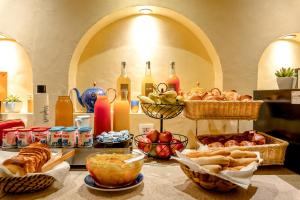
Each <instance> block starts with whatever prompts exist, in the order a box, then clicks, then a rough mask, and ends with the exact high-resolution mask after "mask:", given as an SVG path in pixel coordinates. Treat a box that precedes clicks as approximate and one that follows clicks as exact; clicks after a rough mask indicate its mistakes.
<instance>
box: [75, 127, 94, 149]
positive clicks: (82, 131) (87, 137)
mask: <svg viewBox="0 0 300 200" xmlns="http://www.w3.org/2000/svg"><path fill="white" fill-rule="evenodd" d="M91 130H92V129H91V128H90V127H81V128H79V129H78V147H92V146H93V135H92V133H91Z"/></svg>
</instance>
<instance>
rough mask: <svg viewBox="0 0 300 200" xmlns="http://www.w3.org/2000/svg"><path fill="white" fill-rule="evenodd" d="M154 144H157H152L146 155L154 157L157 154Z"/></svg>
mask: <svg viewBox="0 0 300 200" xmlns="http://www.w3.org/2000/svg"><path fill="white" fill-rule="evenodd" d="M156 146H157V144H152V147H151V151H150V152H149V153H148V156H150V157H156V156H157V154H156Z"/></svg>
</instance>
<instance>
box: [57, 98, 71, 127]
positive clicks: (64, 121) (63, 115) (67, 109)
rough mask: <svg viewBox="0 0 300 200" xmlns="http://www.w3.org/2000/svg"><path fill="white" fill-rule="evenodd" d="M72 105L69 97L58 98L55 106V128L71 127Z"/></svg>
mask: <svg viewBox="0 0 300 200" xmlns="http://www.w3.org/2000/svg"><path fill="white" fill-rule="evenodd" d="M73 125H74V124H73V103H72V101H71V98H70V97H69V96H59V97H58V99H57V101H56V105H55V126H65V127H68V126H73Z"/></svg>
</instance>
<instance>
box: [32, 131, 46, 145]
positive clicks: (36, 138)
mask: <svg viewBox="0 0 300 200" xmlns="http://www.w3.org/2000/svg"><path fill="white" fill-rule="evenodd" d="M49 129H50V128H48V127H36V128H32V129H31V130H32V141H33V142H40V143H43V144H47V143H48V135H49Z"/></svg>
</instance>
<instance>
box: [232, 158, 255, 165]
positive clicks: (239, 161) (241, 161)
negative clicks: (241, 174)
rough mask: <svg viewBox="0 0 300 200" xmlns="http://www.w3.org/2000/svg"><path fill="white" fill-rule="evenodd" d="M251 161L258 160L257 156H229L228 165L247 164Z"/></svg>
mask: <svg viewBox="0 0 300 200" xmlns="http://www.w3.org/2000/svg"><path fill="white" fill-rule="evenodd" d="M252 162H258V159H257V158H238V159H235V158H230V163H229V167H236V166H247V165H249V164H250V163H252Z"/></svg>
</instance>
